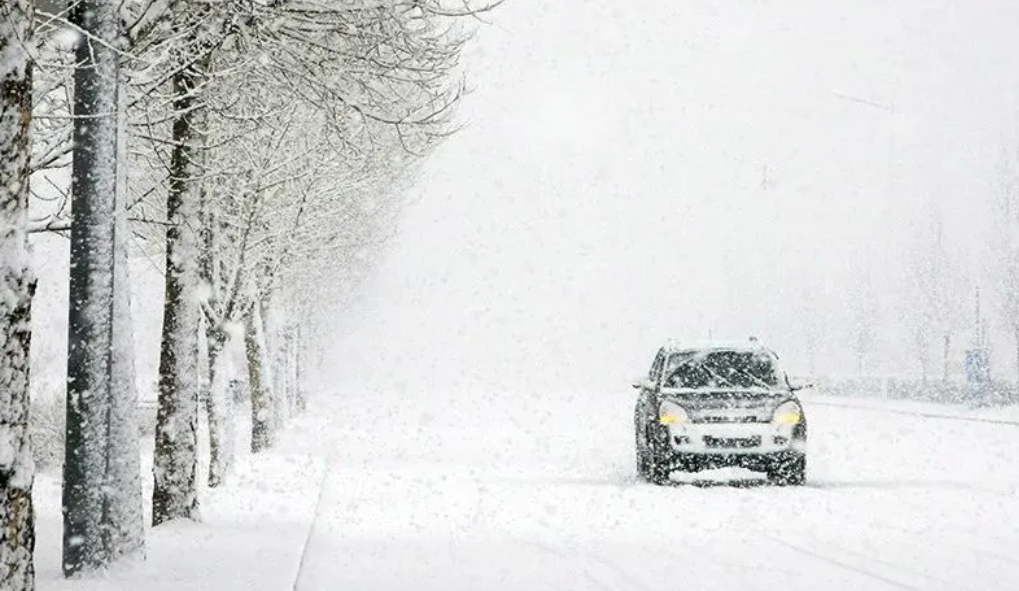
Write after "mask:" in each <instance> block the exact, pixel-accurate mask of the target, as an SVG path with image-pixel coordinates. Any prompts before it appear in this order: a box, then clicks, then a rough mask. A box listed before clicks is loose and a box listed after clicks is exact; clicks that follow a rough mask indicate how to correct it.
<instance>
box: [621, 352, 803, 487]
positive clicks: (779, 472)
mask: <svg viewBox="0 0 1019 591" xmlns="http://www.w3.org/2000/svg"><path fill="white" fill-rule="evenodd" d="M633 386H634V388H636V389H638V390H639V392H640V393H639V396H638V399H637V403H636V408H635V411H634V430H635V436H636V441H635V444H636V464H637V474H638V476H640V477H642V478H644V479H646V480H649V481H651V482H653V483H655V484H665V483H667V482H668V481H669V480H670V478H671V473H672V472H674V471H677V470H679V471H685V472H698V471H701V470H705V469H711V468H721V467H733V466H734V467H740V468H746V469H749V470H753V471H756V472H763V473H765V474H766V475H767V479H768V481H769V482H771V483H773V484H776V485H783V486H790V485H792V486H799V485H803V484H804V483H805V482H806V470H807V417H806V414H805V413H804V412H803V406H802V404H801V403H800V400H799V398H798V397H797V395H796V392H797V391H799V390H801V389H803V388H806V387H809V385H799V386H797V385H793V384H791V383H790V381H789V378H788V376H787V375H786V374H785V372H784V371H783V370H782V369H781V366H780V364H779V361H778V355H776V354H775V353H774V352H773V351H771V350H770V349H768V348H766V347H764V346H762V345H760V344H759V343H758V342H757V341H756V340H751V341H750V342H749V343H746V344H744V343H738V344H707V345H700V346H684V345H682V344H681V343H667V344H666V345H665V346H663V347H661V348H660V349H659V350H658V353H657V354H656V355H655V358H654V361H653V362H652V364H651V369H650V371H649V372H648V374H647V376H646V377H641V378H640V379H639V380H637V381H635V382H634V384H633Z"/></svg>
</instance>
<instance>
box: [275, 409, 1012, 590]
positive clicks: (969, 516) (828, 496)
mask: <svg viewBox="0 0 1019 591" xmlns="http://www.w3.org/2000/svg"><path fill="white" fill-rule="evenodd" d="M632 400H633V398H632V396H631V395H629V394H628V393H627V392H625V391H623V392H619V393H617V394H614V395H601V396H586V395H563V396H554V397H553V396H547V395H544V396H539V395H531V396H521V395H520V394H519V393H516V394H514V393H503V394H489V395H480V394H473V395H447V396H446V397H445V398H444V399H442V398H436V397H435V396H434V395H428V396H425V395H421V396H419V397H417V398H415V397H413V396H410V395H409V394H408V395H402V396H401V395H388V396H383V395H379V394H374V395H372V394H366V395H364V396H362V397H361V399H360V401H359V402H354V401H350V400H343V399H339V400H337V401H335V402H334V403H333V404H332V405H331V407H330V408H329V409H328V410H322V411H321V412H329V413H331V414H332V419H331V420H332V423H333V436H332V439H331V440H330V441H324V442H323V445H328V446H330V447H331V449H332V454H331V459H330V465H331V468H330V470H329V472H328V473H327V476H326V478H325V481H324V487H323V491H322V497H321V501H320V505H319V509H318V518H317V520H316V523H315V525H314V527H313V529H312V531H311V534H310V537H309V540H308V544H307V548H306V552H305V555H304V560H303V563H302V567H301V572H300V575H299V577H298V580H297V583H296V587H295V588H296V589H298V590H299V591H313V590H323V591H325V590H340V589H356V590H359V591H374V590H415V591H423V590H431V589H436V590H443V591H454V590H464V591H467V590H479V589H486V590H503V589H505V590H507V591H509V590H512V591H522V590H528V591H538V590H544V589H548V590H557V591H561V590H565V589H592V590H598V589H604V590H627V589H654V590H657V591H662V590H668V589H684V590H687V591H693V590H699V589H705V590H707V589H719V590H738V589H747V590H758V589H760V590H765V589H767V590H772V589H783V590H787V591H788V590H798V589H803V590H811V591H816V590H818V589H824V590H840V589H846V590H853V591H861V590H867V591H878V590H883V589H916V590H924V591H935V590H952V591H961V590H973V591H993V590H996V589H1001V590H1009V591H1011V590H1014V589H1017V588H1019V427H1017V426H1014V425H1004V424H986V423H973V422H964V421H953V420H945V419H935V418H930V417H922V416H910V415H908V414H903V413H901V412H899V413H885V412H881V411H880V410H879V409H878V410H873V409H859V408H846V407H839V406H828V405H821V404H811V403H810V402H808V403H807V405H806V411H807V413H808V417H809V420H810V438H811V439H810V447H809V467H808V485H807V486H806V487H803V488H776V487H770V486H766V485H763V484H762V483H761V482H760V480H759V479H756V477H755V475H754V474H752V473H746V472H739V471H724V472H718V473H713V474H710V475H708V476H707V478H705V479H701V480H696V481H694V482H692V483H691V482H682V483H677V484H675V485H673V486H668V487H657V486H654V485H651V484H647V483H644V482H638V481H636V480H635V479H634V477H633V446H632V441H633V436H632ZM368 401H370V402H368ZM687 480H688V479H687ZM716 481H720V482H721V483H718V482H716Z"/></svg>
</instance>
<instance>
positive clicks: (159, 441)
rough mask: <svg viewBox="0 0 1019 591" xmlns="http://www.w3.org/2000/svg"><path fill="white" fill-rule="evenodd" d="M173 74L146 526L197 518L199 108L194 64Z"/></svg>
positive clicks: (199, 82)
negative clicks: (148, 522) (163, 284)
mask: <svg viewBox="0 0 1019 591" xmlns="http://www.w3.org/2000/svg"><path fill="white" fill-rule="evenodd" d="M197 67H198V66H197V65H196V66H194V67H193V68H189V69H185V70H183V71H181V72H179V73H178V74H176V75H175V76H174V78H173V92H174V96H175V97H176V98H175V99H174V104H173V106H174V110H175V111H176V112H177V115H176V118H175V119H174V122H173V143H174V147H173V152H172V155H171V157H170V179H169V191H168V195H167V203H166V210H167V220H168V222H169V224H168V226H167V230H166V296H165V297H166V299H165V303H164V308H163V335H162V345H161V349H160V356H159V409H158V411H157V415H156V447H155V458H154V468H153V470H154V473H155V482H154V488H153V491H152V524H153V525H159V524H161V523H163V522H166V521H169V520H172V519H179V518H184V519H198V488H197V470H198V390H199V385H198V381H199V379H198V330H199V320H200V314H199V308H198V297H197V296H198V294H197V290H198V283H199V280H200V275H199V267H198V253H199V250H198V238H197V235H196V232H195V228H196V226H197V225H198V222H199V218H198V216H199V205H200V194H199V190H198V189H199V187H198V183H199V181H198V180H197V179H198V178H200V174H199V171H198V170H197V169H198V167H197V163H196V160H197V159H196V156H195V148H194V146H193V145H192V143H193V141H194V140H195V139H196V137H197V135H198V130H197V127H196V126H197V124H198V117H199V113H200V111H199V110H198V107H199V105H198V104H197V100H196V98H195V95H194V91H195V89H196V87H197V86H198V85H199V84H201V82H202V80H201V79H202V75H201V73H199V72H198V71H196V70H195V69H194V68H197Z"/></svg>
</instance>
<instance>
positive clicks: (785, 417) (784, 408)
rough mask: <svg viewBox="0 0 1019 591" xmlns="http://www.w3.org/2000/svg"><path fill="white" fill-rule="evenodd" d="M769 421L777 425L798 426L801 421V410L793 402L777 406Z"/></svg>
mask: <svg viewBox="0 0 1019 591" xmlns="http://www.w3.org/2000/svg"><path fill="white" fill-rule="evenodd" d="M771 420H772V421H773V422H775V423H778V424H779V425H798V424H799V423H800V421H802V420H803V410H802V409H801V408H800V405H799V404H797V403H796V401H794V400H789V401H787V402H783V403H782V404H780V405H778V408H776V409H775V414H774V415H772V418H771Z"/></svg>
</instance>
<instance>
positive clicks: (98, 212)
mask: <svg viewBox="0 0 1019 591" xmlns="http://www.w3.org/2000/svg"><path fill="white" fill-rule="evenodd" d="M70 19H71V22H72V23H73V24H74V25H76V26H77V27H78V28H79V29H80V30H82V31H84V32H85V35H84V36H83V38H82V40H81V41H80V42H79V43H78V45H77V47H76V48H75V59H76V63H77V66H76V68H75V70H74V107H73V114H74V116H75V119H74V123H73V128H74V129H73V141H74V158H73V163H72V175H71V195H72V201H71V211H72V213H73V221H72V224H71V241H70V242H71V244H70V249H71V255H70V257H71V258H70V261H71V272H70V280H69V300H70V304H69V310H68V348H67V425H66V441H65V452H64V487H63V506H64V538H63V561H62V565H63V570H64V574H65V575H67V576H71V575H74V574H78V573H81V572H89V571H94V570H98V569H101V568H103V567H105V566H107V565H108V564H109V561H110V559H111V545H112V538H111V536H112V535H113V529H114V528H113V527H111V523H112V521H111V520H113V519H119V518H120V517H121V515H120V513H119V512H118V510H117V509H116V508H115V507H113V506H112V504H113V503H115V499H111V495H110V494H109V493H110V491H111V486H112V485H113V484H114V483H112V482H110V480H109V478H110V476H111V472H110V470H111V466H110V460H111V454H112V450H111V439H110V435H111V428H112V427H113V423H112V422H111V409H112V407H111V404H112V400H113V397H114V394H113V386H114V384H113V374H112V372H113V370H114V360H113V357H114V350H115V341H114V313H113V309H114V299H115V298H114V294H115V292H114V269H115V250H116V248H115V243H116V225H117V222H116V217H117V159H118V156H119V143H118V140H119V134H118V127H119V119H118V108H119V99H118V96H119V58H118V56H117V54H116V52H115V50H114V49H112V46H113V45H114V44H116V41H117V38H118V35H119V28H118V24H119V18H118V14H117V10H116V7H115V6H114V5H112V4H110V3H108V2H103V1H102V0H83V1H82V2H79V3H78V4H76V5H75V7H74V8H73V9H72V12H71V15H70ZM118 336H119V335H118ZM128 370H129V371H130V368H129V369H128ZM131 379H132V380H133V376H131ZM136 438H137V435H136ZM114 472H115V473H119V472H120V470H119V467H118V466H115V467H114ZM111 510H112V511H114V513H116V514H115V515H114V514H111Z"/></svg>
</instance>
